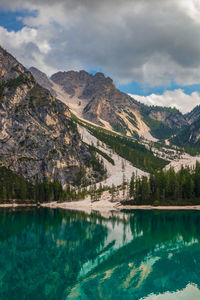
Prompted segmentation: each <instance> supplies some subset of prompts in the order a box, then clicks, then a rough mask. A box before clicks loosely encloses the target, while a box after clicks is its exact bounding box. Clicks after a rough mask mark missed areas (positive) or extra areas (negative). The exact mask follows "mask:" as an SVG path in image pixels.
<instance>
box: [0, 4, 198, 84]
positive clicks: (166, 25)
mask: <svg viewBox="0 0 200 300" xmlns="http://www.w3.org/2000/svg"><path fill="white" fill-rule="evenodd" d="M0 5H1V6H2V7H4V8H6V9H12V10H17V9H22V8H25V9H28V10H36V11H37V14H36V15H35V16H31V17H28V16H27V17H26V18H24V20H23V21H24V25H25V30H23V29H22V30H21V31H20V32H19V33H18V32H17V33H14V32H13V33H12V35H11V34H8V33H7V32H6V29H4V31H3V29H1V31H0V43H1V44H2V45H3V46H4V47H6V48H7V49H8V50H10V51H12V53H14V54H15V55H16V56H17V58H18V59H19V60H21V61H22V62H23V63H24V64H26V65H28V66H30V65H31V64H34V65H35V66H36V67H39V68H40V69H42V70H43V71H45V72H48V73H49V74H50V73H51V72H54V71H57V70H69V69H75V70H79V69H83V68H84V69H86V70H91V69H95V68H101V69H102V70H103V71H104V72H106V73H107V74H108V75H109V76H111V77H113V78H114V79H115V80H117V81H118V82H119V83H121V84H125V83H128V82H131V81H133V80H135V81H139V82H140V83H142V84H144V85H145V84H149V85H153V86H154V85H160V84H165V85H168V84H169V83H170V82H171V80H172V79H174V80H175V81H176V82H177V83H178V84H182V85H186V84H194V83H199V78H200V5H199V1H197V0H190V1H188V0H162V1H160V0H151V1H149V0H123V1H121V0H102V1H97V0H67V1H66V0H57V1H54V0H48V1H47V0H46V1H45V0H34V1H27V0H26V1H25V0H15V1H14V3H13V0H12V1H11V0H0ZM28 30H29V31H30V33H31V34H30V39H28V40H27V37H26V34H27V31H28ZM31 30H35V31H36V33H37V34H36V35H34V34H33V32H32V31H31ZM5 36H6V37H7V38H6V39H5ZM13 38H14V40H16V41H17V40H18V39H20V42H18V41H17V43H18V44H20V45H21V46H20V47H17V48H16V49H15V45H14V44H13ZM27 48H28V49H29V54H28V55H27V54H26V53H25V51H26V50H27ZM31 52H32V54H31ZM30 56H31V57H32V59H31V60H30V61H29V57H30Z"/></svg>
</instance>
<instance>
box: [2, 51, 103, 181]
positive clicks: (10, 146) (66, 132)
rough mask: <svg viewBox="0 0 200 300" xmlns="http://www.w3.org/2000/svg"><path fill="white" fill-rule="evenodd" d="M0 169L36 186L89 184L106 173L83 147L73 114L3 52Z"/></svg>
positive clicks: (85, 147) (11, 57) (84, 146)
mask: <svg viewBox="0 0 200 300" xmlns="http://www.w3.org/2000/svg"><path fill="white" fill-rule="evenodd" d="M40 78H41V77H40ZM44 82H45V80H43V83H44ZM0 163H1V165H5V166H6V167H9V168H10V169H11V170H12V171H13V172H15V173H17V174H18V175H20V176H23V177H25V178H26V179H28V180H30V181H32V182H36V181H45V180H47V179H50V180H55V179H56V180H58V181H59V182H60V183H62V184H65V183H71V184H76V183H77V181H79V180H80V174H82V177H83V176H84V175H83V174H85V177H84V178H85V181H86V183H90V182H91V180H93V181H94V180H98V179H99V178H100V177H101V176H102V173H103V167H102V165H101V163H100V162H99V161H98V159H97V158H96V157H95V156H94V155H93V153H91V151H89V149H88V147H87V146H86V145H85V144H84V143H83V142H82V141H81V138H80V135H79V133H78V131H77V128H76V125H75V124H74V123H73V121H72V120H71V113H70V110H69V108H68V107H67V106H66V105H65V104H64V103H63V102H61V101H59V100H57V99H55V98H54V97H53V96H52V95H51V94H50V92H49V91H48V90H47V89H45V88H43V87H41V86H40V85H39V84H38V83H37V82H36V81H35V79H34V78H33V76H32V74H31V73H30V72H29V71H28V70H27V69H26V68H24V67H23V65H21V64H20V63H19V62H18V61H17V60H16V59H15V58H14V57H13V56H12V55H10V54H9V53H8V52H7V51H5V50H4V49H3V48H1V47H0ZM93 165H95V170H94V167H93ZM99 170H100V171H99ZM81 172H82V173H81Z"/></svg>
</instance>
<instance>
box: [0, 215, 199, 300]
mask: <svg viewBox="0 0 200 300" xmlns="http://www.w3.org/2000/svg"><path fill="white" fill-rule="evenodd" d="M199 240H200V213H199V212H198V211H177V212H175V211H168V212H166V211H132V212H128V213H116V214H111V215H110V216H109V217H107V218H106V217H105V216H104V217H103V216H101V215H99V214H97V213H93V214H91V215H87V214H85V213H81V212H73V211H64V210H50V209H28V210H16V211H12V210H1V211H0V283H1V289H0V299H15V300H16V299H20V300H21V299H34V300H35V299H96V300H98V299H120V300H121V299H142V298H144V297H146V296H147V295H149V294H151V293H154V294H159V293H161V294H162V293H165V292H167V291H168V292H173V291H177V290H182V289H184V288H185V287H186V286H187V285H188V284H189V283H193V284H196V285H197V286H199V284H200V271H199V270H200V251H199V250H200V246H199ZM197 291H198V289H197ZM191 299H192V298H191Z"/></svg>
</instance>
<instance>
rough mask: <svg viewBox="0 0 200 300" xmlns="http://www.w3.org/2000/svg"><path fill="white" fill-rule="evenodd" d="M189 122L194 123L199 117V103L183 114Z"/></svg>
mask: <svg viewBox="0 0 200 300" xmlns="http://www.w3.org/2000/svg"><path fill="white" fill-rule="evenodd" d="M185 117H186V119H187V121H188V123H189V124H192V123H194V122H195V121H197V120H198V119H199V117H200V105H197V106H196V107H195V108H194V109H193V110H192V111H191V112H189V113H188V114H186V115H185Z"/></svg>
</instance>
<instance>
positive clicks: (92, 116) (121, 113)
mask: <svg viewBox="0 0 200 300" xmlns="http://www.w3.org/2000/svg"><path fill="white" fill-rule="evenodd" d="M51 79H52V81H54V82H55V83H56V84H58V85H60V86H62V88H63V89H64V90H65V92H66V93H68V94H69V95H70V96H71V97H74V96H75V95H77V97H78V99H79V100H80V101H81V100H83V99H84V101H85V102H84V103H86V104H85V106H84V107H83V110H82V115H81V117H83V118H84V119H86V120H89V121H91V122H93V123H96V124H99V125H102V126H104V125H105V123H104V122H103V121H106V122H107V123H109V124H110V125H111V127H112V128H113V129H114V130H116V131H121V132H122V133H126V134H128V135H132V134H133V133H134V132H136V133H138V134H139V135H145V131H151V129H152V128H151V124H150V122H146V121H147V120H146V117H149V118H150V119H152V120H156V121H160V122H162V123H163V124H164V125H165V127H166V126H167V127H169V128H171V129H179V128H182V127H183V126H185V125H186V124H187V121H186V119H185V117H184V116H183V115H182V114H181V113H180V112H179V111H178V110H173V109H167V108H163V107H156V108H154V107H147V106H146V107H145V105H143V104H141V103H139V102H137V101H136V100H135V99H133V98H132V97H130V96H129V95H127V94H125V93H122V92H121V91H119V90H118V89H117V88H116V87H115V85H114V83H113V81H112V79H111V78H109V77H107V78H106V77H105V76H104V75H103V74H102V73H96V74H95V75H91V74H88V73H87V72H85V71H80V72H74V71H70V72H58V73H56V74H54V75H53V76H52V77H51ZM77 90H78V93H77ZM72 101H73V100H72ZM69 105H70V104H69ZM144 107H145V109H144ZM148 126H149V127H148Z"/></svg>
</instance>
